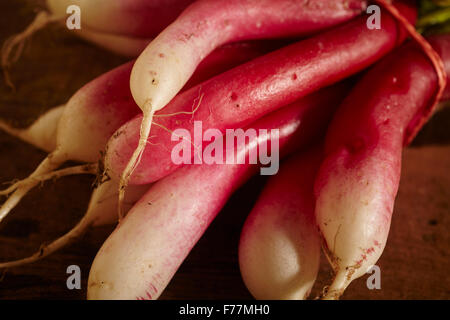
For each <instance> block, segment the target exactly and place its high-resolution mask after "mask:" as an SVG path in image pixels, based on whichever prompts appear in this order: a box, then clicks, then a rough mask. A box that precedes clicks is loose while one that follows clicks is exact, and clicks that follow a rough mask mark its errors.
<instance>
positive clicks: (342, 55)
mask: <svg viewBox="0 0 450 320" xmlns="http://www.w3.org/2000/svg"><path fill="white" fill-rule="evenodd" d="M277 3H278V2H277ZM398 6H399V7H400V8H401V10H402V12H404V13H405V14H406V15H407V16H409V17H411V19H412V20H413V19H414V18H413V16H415V9H413V8H411V7H409V6H408V5H405V4H402V3H399V4H398ZM384 17H385V18H384V19H383V23H382V29H381V30H376V31H373V30H369V29H368V28H367V26H366V17H361V18H357V19H355V20H353V21H351V22H349V23H347V24H345V25H343V26H340V27H336V28H335V29H334V30H332V31H329V32H324V33H322V34H320V35H318V36H315V37H313V38H310V39H307V40H304V41H301V42H299V43H296V44H293V45H290V46H288V47H285V48H282V49H280V50H277V51H275V52H272V53H269V54H267V55H265V56H263V57H260V58H258V59H255V60H253V61H251V62H249V63H247V64H244V65H242V66H239V67H236V68H234V69H232V70H230V71H228V72H226V73H223V74H221V75H219V76H216V77H215V78H213V79H210V80H209V81H207V82H205V83H202V84H201V85H199V86H197V87H194V88H192V89H190V90H188V91H186V92H184V93H182V94H180V95H178V96H177V97H175V98H174V99H173V100H172V101H171V102H170V104H169V105H168V106H167V107H165V108H164V113H166V114H173V113H174V112H175V110H177V111H179V110H184V111H185V112H186V113H188V115H182V114H178V115H177V116H173V117H171V118H163V119H158V120H157V121H156V122H157V123H158V126H157V127H156V128H153V130H152V132H151V136H152V137H156V139H157V142H158V143H157V144H155V143H154V141H153V140H152V139H149V141H148V142H147V139H145V141H146V148H145V149H144V151H143V152H142V154H141V153H140V152H138V153H139V158H140V159H141V160H142V162H143V163H144V165H143V166H139V165H138V162H136V161H135V159H136V156H137V153H136V150H140V149H141V147H142V142H143V141H144V140H142V137H143V136H146V135H147V134H144V135H143V134H142V128H143V126H142V125H144V127H145V128H144V129H145V131H147V129H148V128H149V127H148V126H147V125H146V123H147V120H146V119H145V117H146V114H145V112H144V115H143V117H141V119H139V118H136V119H134V120H133V121H132V122H129V123H127V124H126V125H125V126H124V127H123V128H121V129H119V131H118V133H119V132H120V133H125V134H120V135H115V137H114V138H113V139H111V141H110V142H109V144H108V152H107V155H106V167H107V168H108V169H109V170H110V171H109V173H110V174H111V175H112V176H115V177H118V176H120V177H121V181H122V183H121V190H120V193H119V194H120V197H121V198H123V194H124V192H125V186H126V185H127V184H128V182H129V183H131V184H141V183H149V182H152V181H156V180H158V179H160V178H161V177H163V176H165V175H167V174H168V173H170V172H173V170H175V169H176V167H177V165H176V164H174V163H173V161H172V159H171V157H170V153H171V150H172V149H173V146H174V145H175V144H176V142H174V141H171V139H170V134H168V133H167V132H170V131H171V130H173V129H174V127H183V128H186V129H187V130H188V131H190V132H191V133H192V132H193V130H194V128H193V125H192V120H193V119H195V120H198V121H202V122H203V127H204V128H205V129H206V128H216V129H219V130H222V129H225V128H233V127H236V126H240V125H245V124H246V123H249V122H250V121H252V120H254V119H256V118H258V117H260V116H262V115H263V114H265V113H267V112H270V111H272V110H274V109H276V108H279V107H281V106H283V105H285V104H286V103H292V102H293V101H295V100H296V99H299V98H300V97H302V96H305V95H307V94H309V93H311V92H313V91H315V90H317V89H319V88H321V87H324V86H327V85H329V84H332V83H335V82H337V81H339V80H341V79H344V78H346V77H348V76H349V75H351V74H354V73H356V72H358V71H360V70H362V69H364V68H365V67H367V66H368V65H370V64H371V63H373V62H375V61H377V60H378V59H379V58H380V57H382V56H383V55H385V54H386V53H387V52H389V51H390V50H392V48H393V47H394V46H395V45H396V43H397V42H398V41H400V40H401V39H402V38H403V37H404V36H405V33H404V32H399V28H398V26H397V24H396V22H395V20H394V19H393V18H392V17H391V16H390V15H388V14H386V15H385V16H384ZM325 44H326V45H325ZM138 60H139V59H138ZM162 60H164V59H162ZM164 61H165V60H164ZM133 70H136V65H135V66H134V67H133ZM145 70H146V69H145ZM174 70H178V69H176V68H175V69H174ZM133 72H134V71H133ZM132 78H133V73H132ZM156 87H158V86H156ZM268 88H270V90H268ZM200 102H201V103H200ZM194 107H195V108H196V112H195V113H194V115H193V116H192V110H193V109H194ZM197 107H198V108H197ZM153 110H154V109H153ZM152 117H153V116H152ZM137 135H139V136H140V138H139V139H137V138H136V136H137ZM139 145H141V146H139ZM136 148H137V149H136ZM132 163H134V164H136V166H135V167H134V166H133V168H131V167H130V164H132ZM148 163H155V164H156V163H158V165H154V166H149V165H148ZM131 169H132V170H131ZM131 172H133V173H134V174H133V175H131V176H130V173H131ZM119 203H120V201H119Z"/></svg>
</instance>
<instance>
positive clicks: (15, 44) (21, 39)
mask: <svg viewBox="0 0 450 320" xmlns="http://www.w3.org/2000/svg"><path fill="white" fill-rule="evenodd" d="M57 20H59V19H57V18H56V17H54V16H52V15H51V14H50V13H48V12H46V11H41V12H39V13H38V14H37V15H36V17H35V18H34V20H33V22H32V23H31V24H30V25H29V26H28V27H27V28H26V29H25V30H24V31H22V32H21V33H18V34H16V35H14V36H11V37H10V38H8V39H7V40H6V41H5V43H4V44H3V48H2V54H1V65H2V68H3V74H4V77H5V82H6V84H7V85H8V86H9V87H11V88H12V89H14V84H13V83H12V81H11V77H10V75H9V72H8V70H9V68H10V67H11V65H12V64H14V63H16V62H17V61H18V60H19V58H20V56H21V55H22V52H23V48H24V45H25V41H26V40H27V39H28V38H30V37H31V36H32V35H33V34H34V33H36V32H37V31H38V30H40V29H42V28H43V27H45V26H46V25H47V24H49V23H51V22H54V21H57ZM14 50H15V52H14Z"/></svg>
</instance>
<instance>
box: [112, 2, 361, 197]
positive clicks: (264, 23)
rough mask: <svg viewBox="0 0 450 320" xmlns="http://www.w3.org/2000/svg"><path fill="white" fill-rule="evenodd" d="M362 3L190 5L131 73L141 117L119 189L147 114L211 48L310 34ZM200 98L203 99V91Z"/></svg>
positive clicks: (138, 155) (137, 155) (143, 139)
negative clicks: (253, 40)
mask: <svg viewBox="0 0 450 320" xmlns="http://www.w3.org/2000/svg"><path fill="white" fill-rule="evenodd" d="M365 4H366V2H365V1H363V0H337V1H332V2H331V1H329V0H313V1H306V2H305V1H292V0H278V1H272V0H227V1H209V0H199V1H195V2H194V3H193V4H191V5H190V6H189V7H188V8H186V10H184V11H183V13H182V14H181V15H180V16H179V17H178V18H177V19H176V20H175V22H173V23H172V24H171V25H169V26H168V27H167V28H166V29H164V31H163V32H162V33H160V34H159V35H158V36H157V37H156V38H155V39H154V40H153V41H152V42H151V43H150V44H149V46H148V47H147V48H146V49H145V50H144V52H143V53H142V54H141V55H140V56H139V58H138V59H137V61H136V64H135V66H134V68H133V71H132V73H131V79H130V86H131V92H132V94H133V98H134V99H135V101H136V103H137V104H138V105H139V107H140V108H141V109H142V112H143V118H142V123H141V128H140V139H139V143H138V145H137V147H136V149H135V150H134V152H133V154H132V156H131V158H130V159H129V161H128V163H127V165H126V166H125V168H124V170H123V172H122V171H121V187H120V192H121V193H123V192H125V188H126V186H127V185H128V183H129V181H130V178H131V175H132V174H133V172H134V170H135V169H136V168H137V167H138V165H139V162H140V161H141V159H142V156H143V152H144V149H145V147H146V145H147V140H148V138H149V136H150V130H151V126H152V119H153V115H154V114H155V113H156V112H157V111H159V110H161V109H162V108H163V107H165V106H166V105H167V104H168V103H169V101H171V100H172V99H173V98H174V97H175V95H176V94H178V92H179V91H180V89H181V88H182V87H183V86H184V85H185V83H186V82H187V81H188V80H189V78H190V77H191V75H192V74H193V72H194V71H195V69H196V68H197V66H198V64H199V63H200V62H201V61H202V60H203V59H204V57H206V56H207V55H208V54H209V53H210V52H212V51H213V50H214V49H215V48H217V47H219V46H221V45H223V44H225V43H228V42H233V41H242V40H248V39H260V38H274V37H289V36H299V35H305V34H311V33H314V32H317V31H319V30H323V29H326V28H328V27H331V26H334V25H337V24H339V23H342V22H344V21H347V20H349V19H351V18H353V17H355V16H356V15H358V14H360V13H361V11H362V10H363V9H364V7H365ZM246 84H247V83H246ZM248 84H250V81H248ZM229 93H230V94H231V92H229ZM205 98H207V99H209V97H208V95H207V94H205ZM294 100H295V99H294ZM294 100H293V101H294Z"/></svg>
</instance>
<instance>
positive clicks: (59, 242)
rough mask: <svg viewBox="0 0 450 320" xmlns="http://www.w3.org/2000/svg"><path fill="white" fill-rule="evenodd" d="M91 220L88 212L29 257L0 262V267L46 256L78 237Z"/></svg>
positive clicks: (16, 265) (33, 260) (3, 267)
mask: <svg viewBox="0 0 450 320" xmlns="http://www.w3.org/2000/svg"><path fill="white" fill-rule="evenodd" d="M93 222H94V217H93V216H92V215H90V214H89V212H88V213H87V214H86V215H85V216H84V217H83V218H82V219H81V220H80V222H78V224H77V225H76V226H75V227H74V228H73V229H72V230H70V231H69V232H67V233H66V234H64V235H63V236H61V237H59V238H58V239H56V240H54V241H53V242H51V243H49V244H45V245H44V244H43V245H41V247H40V248H39V250H38V251H37V252H36V253H34V254H33V255H32V256H30V257H27V258H23V259H19V260H14V261H9V262H3V263H0V269H6V268H13V267H18V266H22V265H25V264H29V263H32V262H36V261H38V260H40V259H42V258H44V257H47V256H48V255H50V254H52V253H54V252H56V251H57V250H59V249H61V248H63V247H65V246H67V245H69V244H71V243H73V242H74V241H75V240H77V239H79V238H80V237H81V236H82V235H83V234H84V233H85V232H86V231H87V230H88V229H89V227H90V226H92V224H93Z"/></svg>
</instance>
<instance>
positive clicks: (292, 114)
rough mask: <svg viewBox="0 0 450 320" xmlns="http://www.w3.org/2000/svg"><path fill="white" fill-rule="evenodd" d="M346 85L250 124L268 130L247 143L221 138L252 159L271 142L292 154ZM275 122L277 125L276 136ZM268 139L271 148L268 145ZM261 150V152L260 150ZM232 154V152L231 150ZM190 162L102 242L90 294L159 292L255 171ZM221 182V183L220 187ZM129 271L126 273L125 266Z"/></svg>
mask: <svg viewBox="0 0 450 320" xmlns="http://www.w3.org/2000/svg"><path fill="white" fill-rule="evenodd" d="M341 89H342V87H341V86H335V87H332V88H327V89H324V90H322V91H321V92H318V93H316V94H314V95H312V96H309V97H306V98H304V99H302V100H300V101H298V102H296V103H294V104H293V105H291V106H287V107H285V108H283V109H281V110H279V111H277V112H276V113H273V114H270V115H267V116H266V117H265V118H263V119H260V120H258V121H257V122H256V123H255V124H252V125H251V126H250V127H251V128H254V129H267V131H266V133H264V134H261V135H259V136H255V137H254V138H250V139H249V140H248V141H246V142H245V143H243V144H240V145H238V146H237V147H236V152H234V153H233V151H231V152H230V150H234V148H235V147H234V145H232V146H229V147H227V146H225V145H222V144H221V142H222V141H220V140H219V141H215V142H212V144H213V145H214V144H215V145H216V147H215V148H220V149H222V147H223V148H224V153H223V154H224V156H225V158H227V163H228V158H229V157H231V158H232V159H233V157H234V159H246V158H247V156H248V155H249V154H251V153H253V152H261V146H262V145H264V144H266V143H267V141H271V145H273V143H275V141H276V140H273V139H274V138H275V139H277V135H279V137H278V138H279V141H278V145H279V147H280V150H281V152H282V153H284V154H286V153H288V152H290V151H291V150H293V149H295V148H299V147H301V146H304V145H306V144H310V143H311V141H313V140H314V138H315V137H317V136H319V135H321V134H323V129H324V128H325V127H326V125H327V124H328V122H329V120H330V118H331V115H332V113H333V111H334V110H335V107H336V104H335V102H336V101H339V100H340V98H342V97H343V95H344V93H345V90H341ZM272 129H278V132H279V134H276V135H275V136H274V132H273V130H272ZM267 148H268V147H267V146H266V148H265V149H266V150H267ZM257 150H258V151H257ZM230 154H231V155H230ZM231 162H232V163H234V164H202V165H195V166H185V167H183V168H181V169H180V170H177V171H176V172H174V173H173V174H171V175H169V176H167V177H165V178H164V179H162V180H160V181H158V182H156V183H155V184H154V185H153V187H152V188H151V189H150V190H149V191H148V192H147V193H146V194H145V195H144V196H143V197H142V198H141V199H140V200H139V202H138V203H137V204H136V205H135V206H134V207H133V208H132V209H131V210H130V212H129V213H128V215H127V216H126V217H125V219H124V220H122V222H121V223H120V224H119V225H118V227H117V228H116V230H115V231H114V232H113V233H112V234H111V235H110V237H109V238H108V239H107V240H106V242H105V243H104V244H103V246H102V248H101V249H100V251H99V252H98V254H97V256H96V258H95V260H94V262H93V264H92V267H91V271H90V274H89V282H88V298H89V299H156V298H158V296H159V295H160V294H161V292H162V291H163V290H164V288H165V287H166V286H167V284H168V283H169V281H170V279H171V278H172V277H173V275H174V273H175V272H176V270H177V269H178V267H179V266H180V264H181V263H182V262H183V260H184V259H185V257H186V256H187V254H188V253H189V251H190V250H191V249H192V247H193V246H194V245H195V243H196V242H197V241H198V239H199V238H200V237H201V235H202V234H203V232H204V231H205V230H206V228H207V227H208V225H209V224H210V223H211V221H212V220H213V219H214V217H215V216H216V215H217V213H218V212H219V211H220V209H221V208H222V207H223V205H224V204H225V203H226V201H227V199H228V198H229V197H230V195H231V194H232V193H233V192H234V190H236V189H237V188H238V187H239V186H240V185H241V184H242V183H243V182H244V181H245V180H246V179H247V178H248V177H249V176H250V175H251V173H252V172H254V171H255V169H256V166H255V165H251V164H249V162H245V163H243V164H239V163H236V161H231ZM218 185H220V188H217V186H218ZM124 270H126V272H124Z"/></svg>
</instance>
